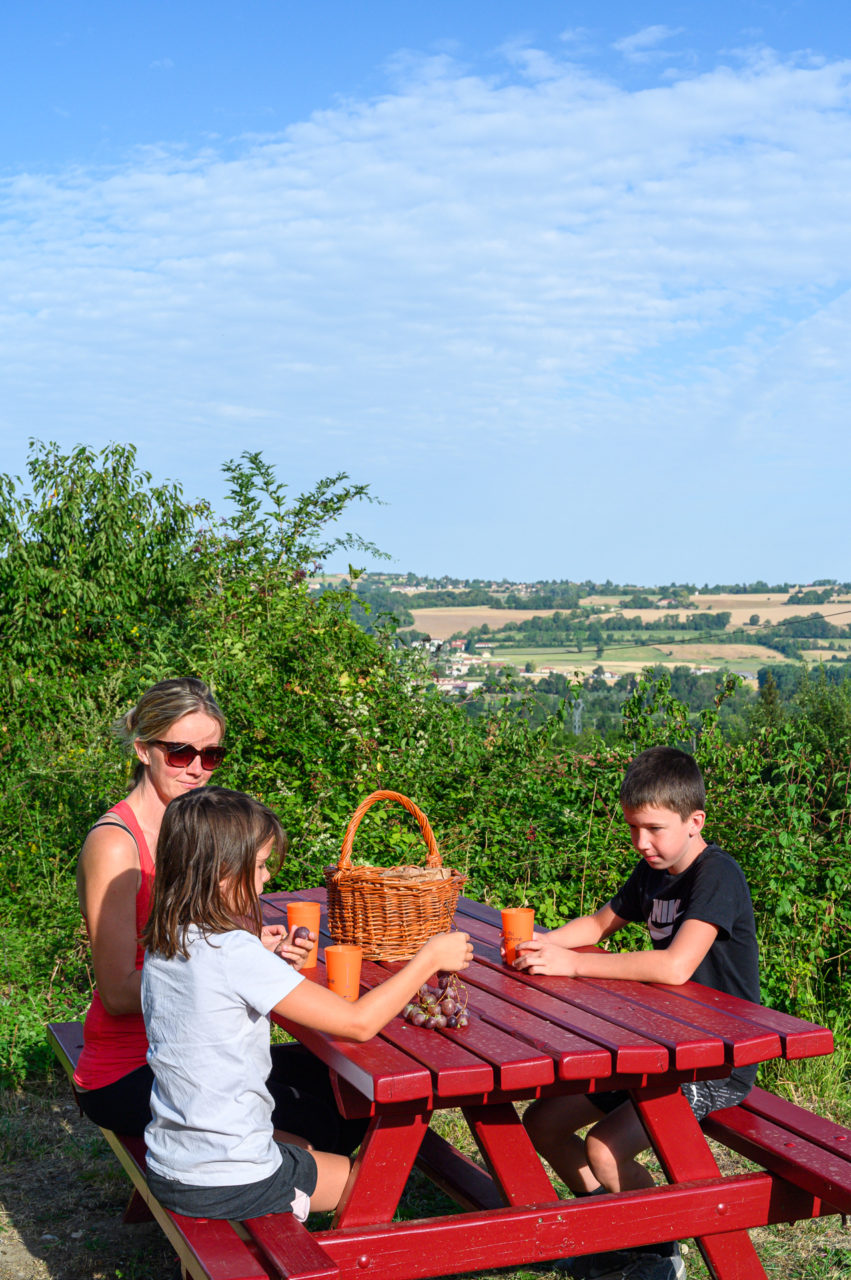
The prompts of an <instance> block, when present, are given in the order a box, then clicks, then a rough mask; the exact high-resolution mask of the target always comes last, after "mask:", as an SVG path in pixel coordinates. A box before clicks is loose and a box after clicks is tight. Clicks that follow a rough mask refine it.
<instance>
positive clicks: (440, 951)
mask: <svg viewBox="0 0 851 1280" xmlns="http://www.w3.org/2000/svg"><path fill="white" fill-rule="evenodd" d="M423 949H424V950H427V951H433V952H434V953H435V957H434V967H435V971H436V970H438V969H446V970H448V971H449V972H450V973H457V972H458V971H459V970H461V969H466V968H467V966H468V965H469V963H470V961H471V960H472V959H473V944H472V942H471V941H470V935H469V934H468V933H461V932H460V931H453V932H452V933H437V934H435V936H434V937H433V938H429V940H428V942H427V943H426V944H425V947H424V948H423Z"/></svg>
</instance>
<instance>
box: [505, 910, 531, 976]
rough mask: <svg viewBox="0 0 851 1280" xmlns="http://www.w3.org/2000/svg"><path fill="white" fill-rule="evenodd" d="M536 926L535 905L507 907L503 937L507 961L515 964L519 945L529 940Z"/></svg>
mask: <svg viewBox="0 0 851 1280" xmlns="http://www.w3.org/2000/svg"><path fill="white" fill-rule="evenodd" d="M534 928H535V909H534V907H506V908H505V910H504V911H503V913H502V937H503V941H504V942H505V963H506V964H514V961H515V959H516V957H517V947H518V944H519V943H521V942H528V941H529V939H530V938H531V937H532V931H533V929H534Z"/></svg>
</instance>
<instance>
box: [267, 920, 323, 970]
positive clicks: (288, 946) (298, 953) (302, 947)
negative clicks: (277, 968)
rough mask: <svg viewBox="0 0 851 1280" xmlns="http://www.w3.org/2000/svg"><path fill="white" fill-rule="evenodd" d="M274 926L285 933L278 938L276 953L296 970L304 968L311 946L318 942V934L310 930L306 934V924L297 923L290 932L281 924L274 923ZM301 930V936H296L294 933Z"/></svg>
mask: <svg viewBox="0 0 851 1280" xmlns="http://www.w3.org/2000/svg"><path fill="white" fill-rule="evenodd" d="M272 927H273V928H277V929H278V930H279V931H280V933H281V934H283V935H284V936H283V937H281V938H279V939H278V941H277V944H276V946H275V947H274V948H273V950H274V952H275V954H276V955H279V956H280V957H281V959H282V960H286V962H287V964H291V965H292V967H293V968H294V969H295V970H296V971H298V970H299V969H303V968H304V966H305V963H306V962H307V959H308V956H309V955H310V952H311V948H312V947H313V944H314V943H315V942H316V934H315V933H310V932H308V933H307V934H306V935H305V933H304V929H305V926H304V925H297V926H295V927H294V928H292V929H290V931H289V932H287V931H286V930H285V929H284V928H282V926H281V925H273V926H272ZM299 932H300V936H299V937H298V938H296V937H295V936H294V935H295V934H296V933H299Z"/></svg>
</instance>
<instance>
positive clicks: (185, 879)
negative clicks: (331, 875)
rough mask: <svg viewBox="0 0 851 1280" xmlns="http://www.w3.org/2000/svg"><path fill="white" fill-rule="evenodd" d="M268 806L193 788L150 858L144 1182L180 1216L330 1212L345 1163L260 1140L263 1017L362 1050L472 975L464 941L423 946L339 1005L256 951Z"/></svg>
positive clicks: (266, 1066)
mask: <svg viewBox="0 0 851 1280" xmlns="http://www.w3.org/2000/svg"><path fill="white" fill-rule="evenodd" d="M285 847H286V846H285V836H284V834H283V832H282V830H281V826H280V823H279V822H278V819H277V818H276V817H275V815H274V813H272V811H271V810H270V809H267V808H266V807H265V805H262V804H260V803H258V802H257V801H256V800H252V799H250V798H249V797H248V796H245V795H242V794H240V793H239V792H236V791H226V790H225V789H224V788H222V787H206V788H204V789H203V790H197V791H192V792H189V793H187V794H186V795H183V796H180V797H178V798H177V799H176V800H173V801H172V803H171V804H170V805H169V806H168V808H167V809H166V812H165V817H164V819H163V824H162V828H161V831H160V837H159V842H158V845H157V878H156V883H155V888H154V899H153V904H152V907H151V916H150V919H149V921H148V924H147V927H146V929H145V932H144V934H143V938H142V941H143V943H144V945H145V947H146V954H145V963H144V968H143V972H142V1009H143V1012H144V1016H145V1027H146V1029H147V1034H148V1042H149V1045H150V1048H149V1050H148V1062H149V1063H150V1066H151V1068H152V1070H153V1073H154V1086H153V1090H152V1092H151V1112H152V1115H153V1119H152V1120H151V1123H150V1124H149V1125H148V1127H147V1129H146V1131H145V1140H146V1143H147V1148H148V1182H149V1185H150V1187H151V1190H152V1191H153V1193H154V1195H155V1196H156V1197H157V1199H158V1200H160V1201H161V1203H163V1204H164V1205H166V1207H167V1208H169V1209H172V1210H174V1211H175V1212H177V1213H182V1214H187V1215H189V1216H194V1217H204V1218H230V1219H236V1220H240V1219H245V1218H253V1217H258V1216H260V1215H261V1214H264V1213H285V1212H290V1211H291V1212H292V1213H294V1214H295V1215H296V1217H297V1218H299V1219H300V1220H302V1221H303V1220H304V1218H306V1217H307V1214H308V1212H310V1210H322V1209H333V1208H334V1207H335V1206H336V1205H337V1202H338V1201H339V1199H340V1196H341V1195H342V1193H343V1189H344V1187H345V1185H346V1181H347V1179H348V1176H349V1172H350V1168H351V1166H350V1163H349V1160H348V1159H347V1158H346V1157H345V1156H342V1155H338V1154H334V1153H331V1152H327V1151H313V1150H312V1149H311V1148H310V1147H309V1146H308V1145H307V1143H306V1142H305V1141H304V1140H303V1139H301V1138H298V1137H295V1136H294V1135H292V1134H287V1133H283V1132H281V1131H280V1130H275V1129H273V1127H272V1119H271V1116H272V1098H271V1095H270V1094H269V1092H268V1090H267V1088H266V1085H265V1081H266V1080H267V1078H268V1076H269V1070H270V1048H269V1025H268V1015H269V1014H270V1012H273V1011H274V1012H278V1013H280V1014H281V1015H283V1016H285V1017H286V1018H288V1019H289V1020H290V1021H292V1022H296V1023H299V1024H301V1025H302V1026H305V1027H311V1028H313V1029H314V1030H317V1031H323V1032H327V1033H329V1034H331V1035H336V1036H345V1037H347V1038H349V1039H352V1040H358V1041H363V1040H369V1039H370V1038H371V1037H372V1036H374V1035H376V1034H377V1033H378V1032H379V1031H380V1030H381V1028H382V1027H384V1026H386V1024H387V1023H388V1022H389V1021H390V1020H391V1019H392V1018H393V1017H395V1015H396V1014H397V1013H399V1012H401V1010H402V1009H403V1008H404V1006H405V1005H406V1004H407V1002H408V1001H409V1000H410V999H411V997H412V996H413V995H414V993H415V992H416V990H417V988H418V987H419V986H420V985H421V984H422V983H423V982H425V981H426V980H427V979H428V978H430V977H431V975H432V974H433V973H434V972H435V971H436V970H438V969H447V970H451V971H455V970H459V969H464V968H466V967H467V965H468V964H469V963H470V960H471V959H472V947H471V945H470V941H469V937H468V935H467V934H466V933H443V934H439V935H437V936H436V937H434V938H430V939H429V941H428V942H427V943H426V944H425V946H424V947H423V948H422V950H421V951H420V952H419V953H418V954H417V955H416V956H414V958H413V959H412V960H410V961H409V962H408V963H407V964H406V965H405V967H404V969H402V970H400V971H399V972H398V973H395V974H393V975H392V976H391V977H389V978H388V979H387V981H386V982H383V983H382V984H381V986H379V987H375V988H374V989H373V990H372V991H369V992H367V994H366V995H364V996H361V998H360V999H359V1000H357V1001H355V1002H354V1003H353V1004H349V1003H348V1002H346V1001H345V1000H341V999H340V998H339V997H338V996H336V995H334V993H333V992H332V991H329V990H327V989H326V988H325V987H321V986H319V985H318V984H316V983H313V982H305V981H304V980H303V978H302V977H301V975H300V974H299V973H298V972H297V971H296V968H295V966H296V965H299V964H301V963H303V958H304V955H305V954H306V953H305V952H304V951H302V952H300V953H299V952H298V949H297V948H292V947H289V946H287V947H286V948H285V951H286V953H287V955H288V957H291V958H292V964H287V963H284V962H283V961H282V959H281V958H280V957H279V956H278V955H275V954H274V953H272V952H270V951H269V950H268V949H266V948H264V946H263V944H262V942H261V941H260V930H261V915H260V903H259V894H260V893H261V891H262V889H263V886H264V885H265V884H266V882H267V881H268V879H269V874H270V873H269V870H268V869H267V863H268V862H269V860H270V859H271V858H272V857H273V856H274V855H275V853H276V851H277V853H280V852H281V851H283V850H284V848H285Z"/></svg>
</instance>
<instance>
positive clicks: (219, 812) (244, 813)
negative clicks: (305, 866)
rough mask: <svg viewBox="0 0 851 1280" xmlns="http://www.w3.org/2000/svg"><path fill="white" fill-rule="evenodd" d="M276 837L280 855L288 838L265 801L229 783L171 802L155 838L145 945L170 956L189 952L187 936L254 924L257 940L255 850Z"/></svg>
mask: <svg viewBox="0 0 851 1280" xmlns="http://www.w3.org/2000/svg"><path fill="white" fill-rule="evenodd" d="M269 841H271V842H272V849H273V851H274V854H275V856H276V857H277V859H278V860H280V859H281V858H282V857H283V856H284V854H285V853H286V849H287V837H286V833H285V832H284V830H283V828H282V827H281V824H280V822H279V821H278V818H277V816H276V815H275V814H274V813H273V812H272V810H271V809H267V807H266V805H264V804H261V803H260V802H259V800H253V799H252V798H251V797H250V796H246V795H243V794H242V792H241V791H228V790H226V788H225V787H198V788H197V789H196V790H194V791H188V792H187V793H186V795H183V796H178V798H177V799H176V800H172V802H171V804H170V805H169V806H168V808H167V809H166V811H165V815H164V817H163V823H162V827H161V828H160V835H159V839H158V840H157V870H156V877H155V879H154V894H153V899H152V902H151V914H150V916H149V917H148V923H147V924H146V926H145V929H144V931H143V933H142V945H143V946H144V947H145V948H146V949H147V950H148V951H153V952H156V953H157V954H159V955H162V956H165V958H166V959H171V958H172V956H175V955H177V954H178V953H179V954H180V955H183V956H188V954H189V952H188V949H187V946H186V934H187V930H188V929H189V926H190V925H197V926H198V927H199V928H200V929H201V930H202V931H203V932H204V934H210V933H228V932H230V931H231V930H232V929H249V930H251V932H253V933H256V934H257V935H258V937H259V935H260V929H261V926H262V918H261V914H260V902H259V900H258V897H257V891H256V889H255V887H254V872H255V867H256V864H257V853H258V851H259V850H260V849H261V848H262V847H263V845H265V844H267V843H268V842H269Z"/></svg>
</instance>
